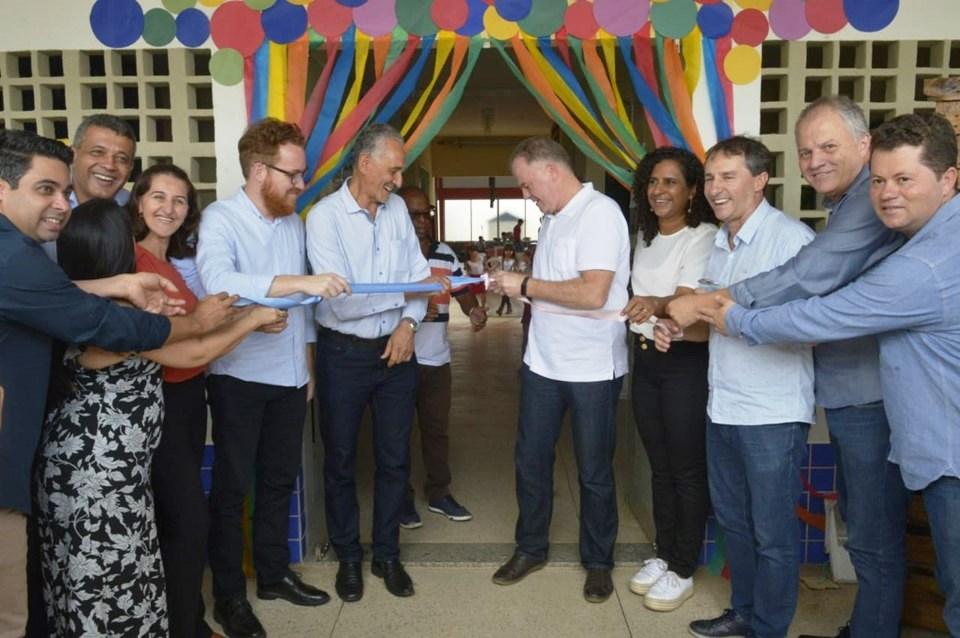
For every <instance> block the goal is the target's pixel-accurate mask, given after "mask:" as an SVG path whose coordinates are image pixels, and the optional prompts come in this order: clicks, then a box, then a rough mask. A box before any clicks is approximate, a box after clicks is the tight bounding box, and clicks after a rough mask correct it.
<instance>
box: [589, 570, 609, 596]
mask: <svg viewBox="0 0 960 638" xmlns="http://www.w3.org/2000/svg"><path fill="white" fill-rule="evenodd" d="M612 593H613V579H612V578H610V570H609V569H588V570H587V580H586V581H584V583H583V597H584V598H586V599H587V602H588V603H602V602H603V601H605V600H606V599H607V598H610V594H612Z"/></svg>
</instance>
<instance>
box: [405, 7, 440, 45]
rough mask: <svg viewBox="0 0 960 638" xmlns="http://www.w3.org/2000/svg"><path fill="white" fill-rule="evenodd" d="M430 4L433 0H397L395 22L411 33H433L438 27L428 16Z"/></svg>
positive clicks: (420, 34)
mask: <svg viewBox="0 0 960 638" xmlns="http://www.w3.org/2000/svg"><path fill="white" fill-rule="evenodd" d="M432 4H433V0H397V4H396V9H395V10H396V12H397V24H399V25H400V26H401V27H403V28H404V29H406V31H407V33H412V34H413V35H419V36H425V35H433V34H435V33H436V32H437V31H439V29H437V25H436V23H435V22H434V21H433V18H431V17H430V5H432Z"/></svg>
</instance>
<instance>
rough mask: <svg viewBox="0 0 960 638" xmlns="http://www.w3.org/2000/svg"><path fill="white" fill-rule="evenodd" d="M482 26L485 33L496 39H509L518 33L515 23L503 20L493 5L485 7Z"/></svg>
mask: <svg viewBox="0 0 960 638" xmlns="http://www.w3.org/2000/svg"><path fill="white" fill-rule="evenodd" d="M483 28H484V29H486V31H487V35H489V36H490V37H491V38H496V39H497V40H509V39H510V38H512V37H513V36H515V35H517V34H518V33H520V27H519V26H518V25H517V23H516V22H511V21H510V20H504V19H503V18H502V17H501V16H500V14H499V13H497V8H496V7H494V6H489V7H487V10H486V11H484V12H483Z"/></svg>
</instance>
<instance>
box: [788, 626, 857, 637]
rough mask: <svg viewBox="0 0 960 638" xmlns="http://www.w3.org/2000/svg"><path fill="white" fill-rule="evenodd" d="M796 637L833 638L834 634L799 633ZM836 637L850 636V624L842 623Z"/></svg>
mask: <svg viewBox="0 0 960 638" xmlns="http://www.w3.org/2000/svg"><path fill="white" fill-rule="evenodd" d="M797 638H834V636H820V635H817V634H800V635H799V636H798V637H797ZM836 638H850V625H844V626H843V627H841V628H840V629H839V630H838V631H837V634H836Z"/></svg>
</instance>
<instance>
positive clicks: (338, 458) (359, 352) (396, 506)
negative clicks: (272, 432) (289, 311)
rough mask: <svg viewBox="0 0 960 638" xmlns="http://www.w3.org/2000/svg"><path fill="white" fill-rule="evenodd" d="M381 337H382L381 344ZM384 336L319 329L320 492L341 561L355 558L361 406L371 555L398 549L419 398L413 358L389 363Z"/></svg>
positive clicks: (382, 556) (393, 554)
mask: <svg viewBox="0 0 960 638" xmlns="http://www.w3.org/2000/svg"><path fill="white" fill-rule="evenodd" d="M381 342H382V343H381ZM383 345H385V342H384V340H380V342H378V343H366V342H362V341H359V340H356V341H354V340H351V339H350V338H349V337H346V336H345V335H340V334H339V333H334V332H332V331H329V330H320V332H319V334H318V335H317V396H318V398H319V400H320V433H321V435H322V437H323V446H324V468H323V476H324V495H325V497H326V512H327V530H328V532H329V534H330V544H331V545H333V549H334V550H335V551H336V552H337V557H338V558H339V559H340V560H341V561H359V560H361V559H362V558H363V550H362V549H361V547H360V524H359V518H360V511H359V506H358V505H357V483H356V471H357V437H358V434H359V431H360V421H361V419H362V417H363V413H364V410H365V409H366V407H367V406H368V405H369V406H370V408H371V412H372V415H373V454H374V459H375V461H376V473H375V474H374V492H373V557H374V559H375V560H380V561H383V560H393V559H396V558H397V557H398V556H399V555H400V511H401V509H402V507H403V502H404V499H405V498H406V491H407V484H408V483H409V481H410V428H411V426H412V424H413V412H414V402H415V399H416V385H417V363H416V359H415V358H414V359H412V360H411V361H408V362H407V363H401V364H398V365H395V366H393V367H392V368H388V367H387V364H386V361H384V360H383V359H381V358H380V355H381V354H383Z"/></svg>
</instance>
